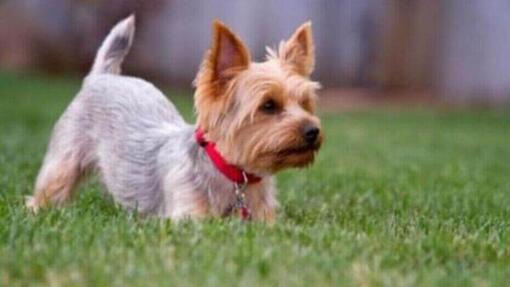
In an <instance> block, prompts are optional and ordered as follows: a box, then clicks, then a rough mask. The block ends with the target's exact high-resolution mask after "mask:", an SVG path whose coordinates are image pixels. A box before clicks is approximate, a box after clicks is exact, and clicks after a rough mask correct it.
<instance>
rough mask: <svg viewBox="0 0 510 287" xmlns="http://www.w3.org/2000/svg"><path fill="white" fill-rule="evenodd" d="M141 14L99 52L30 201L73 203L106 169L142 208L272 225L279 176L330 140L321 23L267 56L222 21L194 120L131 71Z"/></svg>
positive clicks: (122, 197) (117, 189) (127, 200)
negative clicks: (89, 178)
mask: <svg viewBox="0 0 510 287" xmlns="http://www.w3.org/2000/svg"><path fill="white" fill-rule="evenodd" d="M134 21H135V19H134V16H131V17H129V18H127V19H125V20H123V21H121V22H120V23H118V24H117V25H116V26H115V27H114V28H113V29H112V30H111V32H110V33H109V35H108V36H107V37H106V39H105V40H104V42H103V44H102V45H101V47H100V48H99V50H98V52H97V55H96V59H95V61H94V64H93V67H92V70H91V72H90V74H89V75H88V76H87V77H86V78H85V80H84V82H83V85H82V87H81V90H80V91H79V92H78V94H77V95H76V97H75V98H74V99H73V101H72V102H71V104H70V105H69V106H68V107H67V109H66V111H65V112H64V114H63V115H62V116H61V117H60V119H59V120H58V122H57V123H56V125H55V127H54V130H53V133H52V136H51V140H50V143H49V146H48V150H47V153H46V156H45V158H44V162H43V164H42V167H41V170H40V172H39V175H38V177H37V181H36V184H35V192H34V195H33V196H30V197H28V198H27V202H26V204H27V206H28V207H30V208H32V209H33V210H37V209H39V208H42V207H46V206H49V205H53V206H62V205H63V204H64V203H65V202H68V201H69V199H70V198H71V197H72V195H73V191H74V190H76V186H77V184H78V183H79V181H80V179H81V178H82V177H83V175H85V174H87V173H88V171H90V170H95V171H97V173H98V175H99V177H100V179H101V181H102V182H103V183H104V185H105V186H106V189H107V190H108V192H109V193H110V194H111V195H112V196H113V198H114V200H115V201H116V202H117V203H119V204H120V205H122V206H124V207H127V208H129V209H136V210H137V211H138V212H140V213H141V214H147V215H155V216H160V217H167V218H171V219H174V220H178V219H183V218H204V217H227V216H231V215H233V214H235V215H236V216H240V217H241V218H242V219H253V220H258V221H266V222H272V221H273V220H274V218H275V208H276V207H277V206H278V203H277V201H276V198H275V192H276V189H275V180H274V178H273V175H274V174H275V173H276V172H278V171H280V170H282V169H285V168H291V167H304V166H307V165H309V164H311V163H312V162H313V160H314V157H315V155H316V153H317V151H318V150H319V147H320V145H321V142H322V138H323V133H322V131H321V129H320V121H319V118H318V117H317V116H316V115H315V114H314V113H315V102H316V97H317V96H316V90H317V89H318V88H319V84H318V83H317V82H314V81H311V80H310V78H309V77H310V74H311V73H312V71H313V68H314V62H315V61H314V44H313V39H312V30H311V23H310V22H307V23H305V24H303V25H302V26H301V27H299V28H298V29H297V30H296V31H295V33H294V34H293V35H292V36H291V38H290V39H289V40H287V41H282V42H281V43H280V45H279V47H278V49H277V50H272V49H269V48H268V49H267V52H268V55H267V59H266V61H265V62H262V63H255V62H251V60H250V53H249V51H248V49H247V48H246V46H245V45H244V43H243V42H242V41H241V40H240V39H239V37H237V36H236V35H235V34H234V33H233V32H232V31H231V30H230V29H229V28H227V27H226V26H225V25H224V24H222V23H220V22H218V21H216V22H215V23H214V25H213V38H212V44H211V47H210V49H209V50H208V51H207V53H206V55H205V57H204V60H203V62H202V65H201V67H200V71H199V73H198V75H197V78H196V80H195V85H196V92H195V110H196V113H197V122H196V124H195V125H190V124H188V123H186V122H185V121H184V120H183V118H182V117H181V115H180V114H179V112H178V111H177V110H176V108H175V107H174V105H173V104H172V103H170V102H169V101H168V100H167V98H166V97H165V96H164V95H163V93H162V92H161V91H160V90H158V89H157V88H156V87H154V86H153V85H152V84H150V83H148V82H146V81H144V80H142V79H139V78H134V77H128V76H121V75H120V71H121V63H122V61H123V59H124V57H125V56H126V54H127V53H128V51H129V49H130V47H131V44H132V41H133V36H134V29H135V27H134Z"/></svg>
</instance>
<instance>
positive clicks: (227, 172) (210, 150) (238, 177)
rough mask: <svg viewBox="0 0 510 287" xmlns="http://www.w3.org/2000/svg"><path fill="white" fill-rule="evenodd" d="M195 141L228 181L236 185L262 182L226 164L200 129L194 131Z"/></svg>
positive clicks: (259, 178)
mask: <svg viewBox="0 0 510 287" xmlns="http://www.w3.org/2000/svg"><path fill="white" fill-rule="evenodd" d="M195 139H196V140H197V143H198V144H199V145H200V146H201V147H202V148H204V150H205V153H206V154H207V155H208V156H209V158H210V159H211V161H212V162H213V164H214V166H216V168H217V169H218V170H219V171H220V172H221V173H222V174H223V175H224V176H226V177H227V178H228V179H230V180H231V181H233V182H234V183H237V184H244V183H247V184H251V183H257V182H260V181H261V180H262V178H261V177H259V176H256V175H254V174H251V173H247V172H245V171H244V170H242V169H240V168H238V167H237V166H234V165H231V164H229V163H227V161H226V160H225V158H224V157H223V156H222V155H221V154H220V152H219V151H218V150H217V149H216V144H215V143H213V142H209V141H207V140H206V139H205V137H204V131H203V130H202V129H201V128H197V129H196V131H195Z"/></svg>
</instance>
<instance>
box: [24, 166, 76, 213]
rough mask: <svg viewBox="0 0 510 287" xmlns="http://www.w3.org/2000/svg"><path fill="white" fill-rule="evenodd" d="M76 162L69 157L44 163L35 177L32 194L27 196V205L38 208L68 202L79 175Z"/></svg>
mask: <svg viewBox="0 0 510 287" xmlns="http://www.w3.org/2000/svg"><path fill="white" fill-rule="evenodd" d="M77 163H78V161H77V160H76V159H74V158H72V157H70V158H65V159H61V160H60V161H56V162H54V163H52V164H47V165H45V169H44V170H42V171H41V173H40V175H39V177H38V179H37V183H36V186H35V192H34V196H33V197H28V198H27V205H28V206H30V207H32V208H34V209H38V208H44V207H46V206H48V205H55V206H61V205H63V204H65V203H66V202H68V201H69V200H70V199H71V197H72V192H73V190H74V188H75V185H76V184H77V183H78V181H79V179H80V176H81V175H80V170H79V166H77Z"/></svg>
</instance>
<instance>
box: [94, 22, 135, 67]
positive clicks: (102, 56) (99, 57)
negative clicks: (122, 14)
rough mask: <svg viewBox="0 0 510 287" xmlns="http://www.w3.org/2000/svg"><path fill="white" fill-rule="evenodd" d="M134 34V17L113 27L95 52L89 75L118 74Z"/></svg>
mask: <svg viewBox="0 0 510 287" xmlns="http://www.w3.org/2000/svg"><path fill="white" fill-rule="evenodd" d="M134 34H135V16H134V15H131V16H129V17H128V18H126V19H124V20H122V21H120V22H119V23H118V24H117V25H115V27H113V29H112V30H111V31H110V34H108V36H107V37H106V39H105V40H104V41H103V44H101V47H100V48H99V50H98V51H97V54H96V59H95V60H94V65H93V66H92V70H91V71H90V74H120V71H121V68H120V65H121V64H122V61H123V60H124V57H125V56H126V55H127V53H128V52H129V49H130V48H131V44H132V43H133V37H134Z"/></svg>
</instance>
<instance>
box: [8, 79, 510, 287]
mask: <svg viewBox="0 0 510 287" xmlns="http://www.w3.org/2000/svg"><path fill="white" fill-rule="evenodd" d="M79 85H80V82H79V81H77V80H75V79H56V78H48V77H41V76H15V75H12V74H6V73H1V74H0V131H1V135H0V286H27V285H50V286H74V285H79V286H83V285H89V286H156V285H166V286H188V285H194V286H239V285H241V286H274V285H281V286H330V285H335V286H352V285H355V286H470V285H471V286H486V285H489V286H490V285H494V286H498V285H499V286H503V285H506V284H508V282H510V238H509V236H510V224H509V222H510V217H509V216H510V113H508V112H502V111H499V112H496V111H492V112H491V111H437V110H430V109H423V110H415V111H407V112H402V111H401V112H391V111H374V112H357V113H354V112H353V113H343V114H338V115H332V114H330V115H324V116H323V124H324V127H325V130H326V135H327V139H326V142H325V145H324V148H323V149H322V151H321V152H320V155H319V158H318V160H317V162H316V164H315V165H314V166H313V167H312V168H310V169H307V170H302V171H288V172H285V173H283V174H281V175H279V176H278V180H279V182H278V187H279V191H280V192H279V199H280V201H281V209H280V211H279V213H278V222H277V223H276V224H275V225H274V226H272V227H269V226H265V225H259V224H242V223H239V222H238V221H237V220H231V221H205V222H201V223H189V222H188V223H183V224H172V223H171V222H169V221H167V220H157V219H142V218H139V217H137V216H136V215H135V214H131V213H129V212H125V211H123V210H122V209H120V208H118V207H117V206H115V204H114V203H113V202H112V201H111V200H110V199H108V198H105V197H103V196H102V195H101V187H100V186H99V184H97V183H96V182H89V183H87V184H85V185H84V186H82V188H81V191H82V192H80V193H79V196H78V197H77V200H76V201H74V202H73V203H72V204H71V205H70V206H69V207H67V208H64V209H61V210H55V209H53V210H48V211H43V212H41V213H40V214H37V215H33V214H31V213H29V212H27V210H25V209H24V207H23V196H24V195H27V194H29V193H31V188H32V185H33V182H34V178H35V176H36V173H37V170H38V168H39V165H40V162H41V159H42V157H43V154H44V150H45V147H46V144H47V140H48V136H49V133H50V130H51V126H52V124H53V122H54V121H55V120H56V119H57V117H58V116H59V115H60V113H61V112H62V111H63V109H64V108H65V106H66V105H67V104H68V102H69V101H70V100H71V98H72V96H73V94H74V93H75V92H76V91H77V90H78V88H79ZM168 95H169V96H170V98H171V99H172V100H173V101H174V102H177V104H178V106H179V108H180V109H181V110H182V111H184V112H185V114H186V117H187V118H188V119H189V118H191V104H190V102H189V101H188V100H186V97H183V95H185V92H169V93H168Z"/></svg>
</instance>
